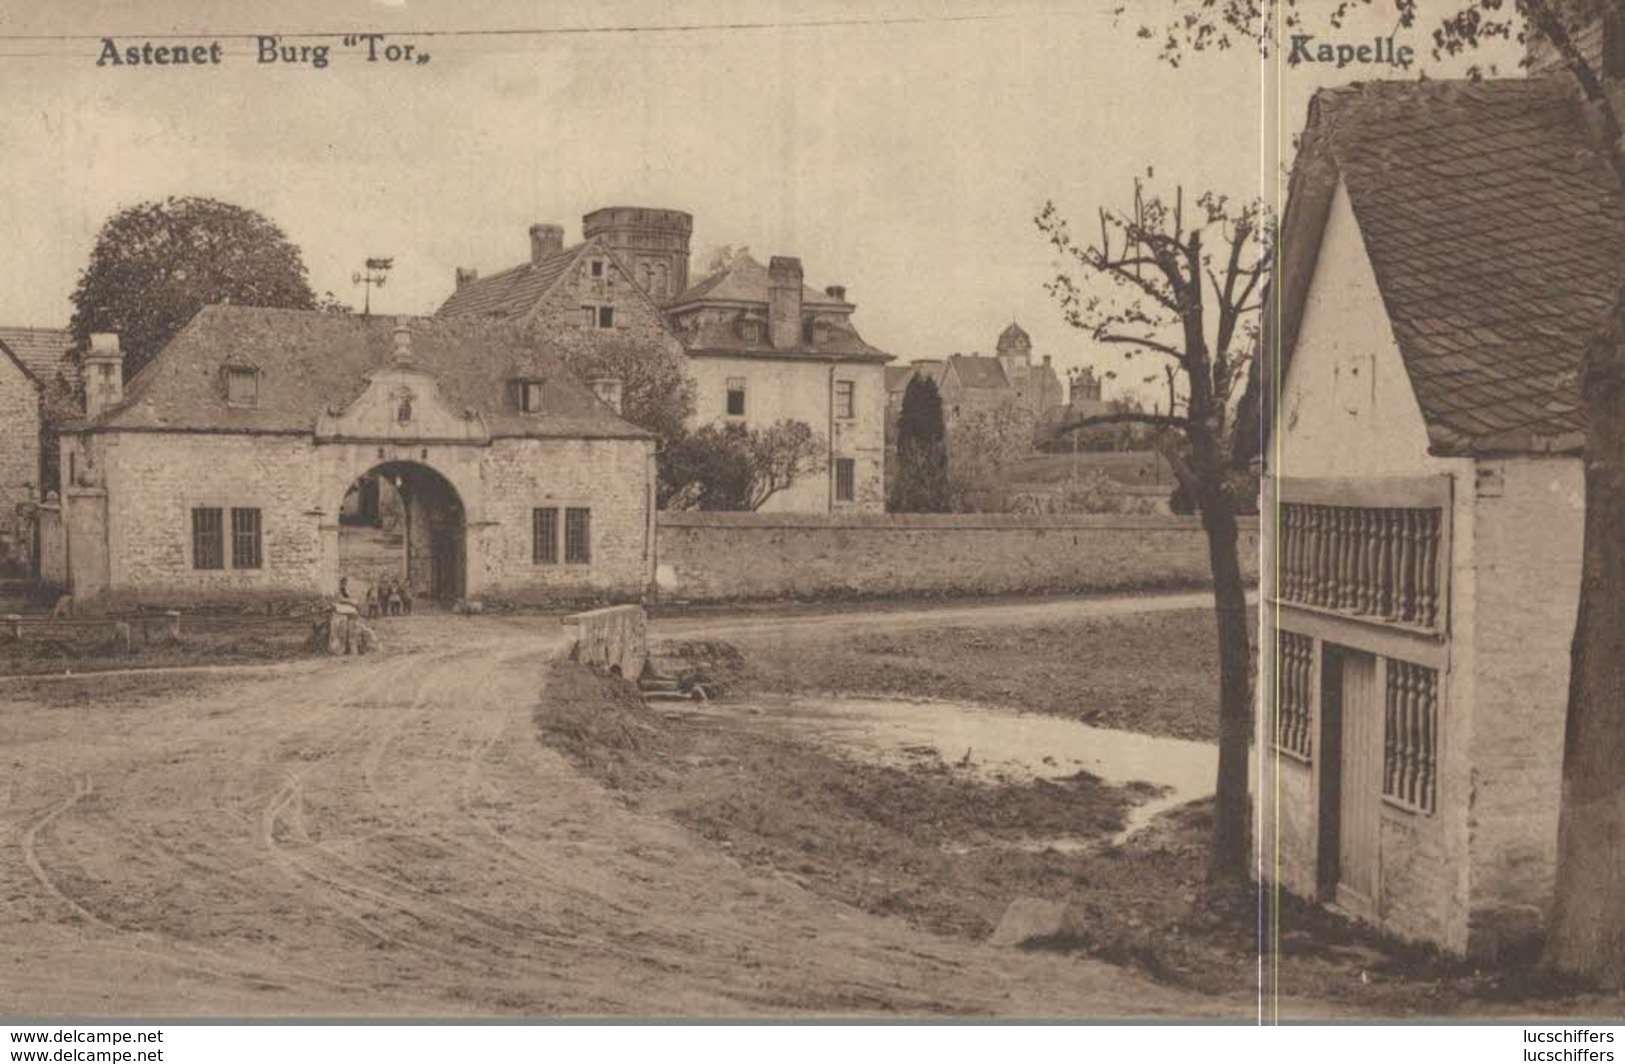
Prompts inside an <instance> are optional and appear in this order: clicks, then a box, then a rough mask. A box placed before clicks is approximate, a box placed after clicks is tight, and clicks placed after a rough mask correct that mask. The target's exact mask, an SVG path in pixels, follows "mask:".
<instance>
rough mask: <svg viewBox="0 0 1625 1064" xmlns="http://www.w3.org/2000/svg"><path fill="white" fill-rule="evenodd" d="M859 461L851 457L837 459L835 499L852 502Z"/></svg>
mask: <svg viewBox="0 0 1625 1064" xmlns="http://www.w3.org/2000/svg"><path fill="white" fill-rule="evenodd" d="M857 476H858V463H857V461H856V460H855V459H851V458H837V459H835V501H836V502H851V501H852V495H853V487H854V485H855V482H856V481H857Z"/></svg>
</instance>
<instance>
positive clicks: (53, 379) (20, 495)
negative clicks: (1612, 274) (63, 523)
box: [0, 327, 78, 577]
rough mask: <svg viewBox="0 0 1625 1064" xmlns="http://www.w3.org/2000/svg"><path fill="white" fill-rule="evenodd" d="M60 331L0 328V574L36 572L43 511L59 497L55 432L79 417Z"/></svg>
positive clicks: (73, 378) (68, 342) (66, 341)
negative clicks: (50, 495)
mask: <svg viewBox="0 0 1625 1064" xmlns="http://www.w3.org/2000/svg"><path fill="white" fill-rule="evenodd" d="M71 346H72V341H71V339H70V338H69V336H68V334H67V332H66V331H64V330H61V329H36V328H15V327H0V574H4V575H9V576H19V577H20V576H29V575H33V573H34V572H35V571H36V569H37V565H38V556H37V536H38V524H39V507H40V505H41V504H42V503H44V502H45V501H46V498H47V495H48V493H49V492H51V491H54V490H55V489H56V461H55V457H54V453H53V452H54V444H55V436H54V432H53V427H54V426H55V425H56V424H57V423H58V422H60V421H61V420H63V419H64V418H68V417H72V416H74V415H75V414H76V413H77V412H78V411H77V404H78V398H77V394H76V393H77V386H76V380H77V371H76V367H75V366H74V364H73V362H72V361H71V360H70V358H69V350H70V348H71Z"/></svg>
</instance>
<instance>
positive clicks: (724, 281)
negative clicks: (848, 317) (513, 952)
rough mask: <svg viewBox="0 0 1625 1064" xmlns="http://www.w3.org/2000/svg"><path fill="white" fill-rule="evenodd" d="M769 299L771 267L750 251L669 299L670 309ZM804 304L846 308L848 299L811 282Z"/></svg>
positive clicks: (804, 288)
mask: <svg viewBox="0 0 1625 1064" xmlns="http://www.w3.org/2000/svg"><path fill="white" fill-rule="evenodd" d="M767 301H768V277H767V267H766V266H763V265H762V264H761V263H760V262H757V261H756V260H755V259H754V258H752V257H751V256H750V254H749V253H741V254H739V255H736V256H735V257H734V259H733V261H732V262H730V263H729V264H728V265H726V266H724V267H723V268H722V269H720V270H717V271H716V272H714V273H711V274H709V275H707V276H705V277H703V278H701V279H700V280H699V281H697V282H696V283H694V284H692V285H690V286H689V287H688V288H687V289H686V290H684V291H683V292H680V293H678V294H677V295H676V296H674V297H673V298H671V299H669V300H667V301H666V306H667V307H669V308H673V309H675V308H677V307H684V306H687V305H689V304H691V303H761V304H763V305H766V303H767ZM801 305H802V306H804V307H845V306H849V304H847V303H846V301H845V300H841V299H835V298H833V297H831V296H828V295H825V294H824V293H823V292H819V291H817V290H816V289H813V288H812V287H810V286H808V285H805V284H804V285H802V286H801Z"/></svg>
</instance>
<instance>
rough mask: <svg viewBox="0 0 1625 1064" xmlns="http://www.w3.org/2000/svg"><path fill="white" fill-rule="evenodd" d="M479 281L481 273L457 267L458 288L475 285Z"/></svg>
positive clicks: (464, 267)
mask: <svg viewBox="0 0 1625 1064" xmlns="http://www.w3.org/2000/svg"><path fill="white" fill-rule="evenodd" d="M479 279H480V271H478V270H471V269H469V268H468V267H466V266H459V267H457V287H458V288H462V287H463V286H464V285H466V284H473V283H474V282H475V281H478V280H479Z"/></svg>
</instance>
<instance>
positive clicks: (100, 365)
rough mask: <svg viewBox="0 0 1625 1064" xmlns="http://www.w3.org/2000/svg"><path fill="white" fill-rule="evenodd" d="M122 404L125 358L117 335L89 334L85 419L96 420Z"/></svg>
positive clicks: (86, 356)
mask: <svg viewBox="0 0 1625 1064" xmlns="http://www.w3.org/2000/svg"><path fill="white" fill-rule="evenodd" d="M123 401H124V355H123V353H122V352H120V351H119V344H118V333H91V334H90V350H89V351H87V352H86V353H85V416H86V417H96V416H97V415H99V414H100V413H101V412H102V411H104V410H106V409H108V408H109V407H112V406H117V405H118V404H119V403H121V402H123Z"/></svg>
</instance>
